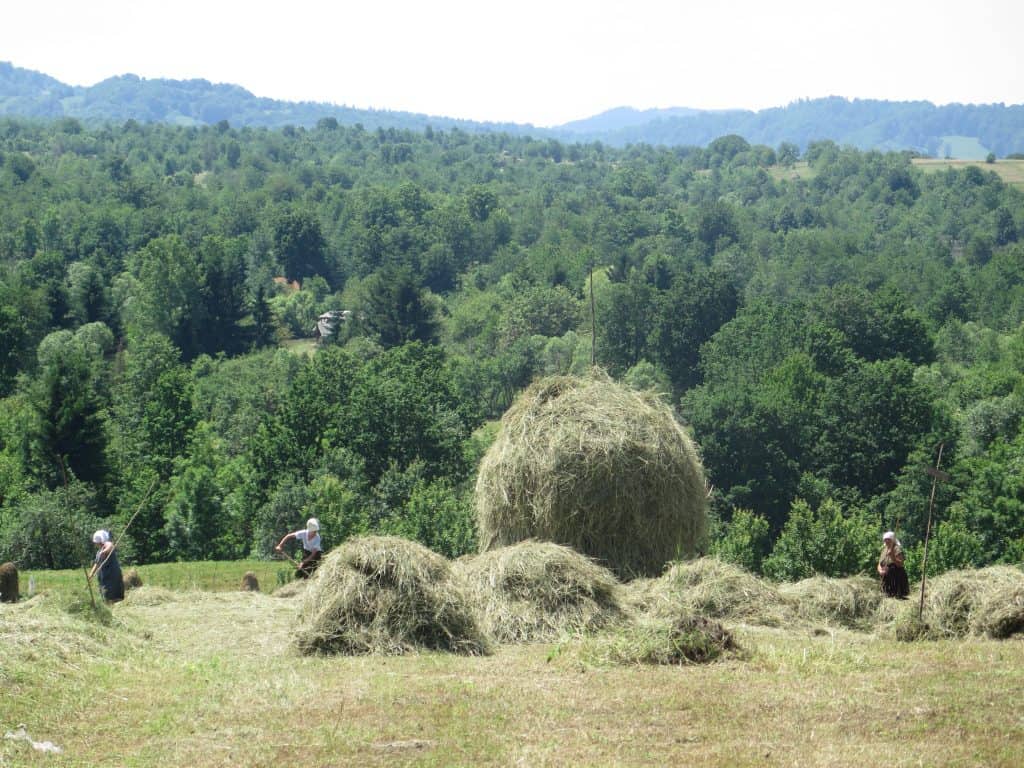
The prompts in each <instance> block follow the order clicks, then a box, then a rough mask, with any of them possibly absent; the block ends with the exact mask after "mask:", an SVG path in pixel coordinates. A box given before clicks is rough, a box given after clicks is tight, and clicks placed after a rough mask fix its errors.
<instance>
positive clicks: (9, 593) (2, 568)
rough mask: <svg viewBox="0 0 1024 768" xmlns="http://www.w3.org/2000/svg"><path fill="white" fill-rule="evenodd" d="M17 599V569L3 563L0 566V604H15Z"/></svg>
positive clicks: (12, 565) (12, 564) (10, 564)
mask: <svg viewBox="0 0 1024 768" xmlns="http://www.w3.org/2000/svg"><path fill="white" fill-rule="evenodd" d="M18 597H19V593H18V568H17V566H15V565H14V563H4V564H3V565H0V603H16V602H18Z"/></svg>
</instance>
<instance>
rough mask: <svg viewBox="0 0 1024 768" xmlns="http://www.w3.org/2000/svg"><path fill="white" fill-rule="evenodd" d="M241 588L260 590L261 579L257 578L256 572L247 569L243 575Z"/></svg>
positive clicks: (249, 590) (253, 590) (246, 590)
mask: <svg viewBox="0 0 1024 768" xmlns="http://www.w3.org/2000/svg"><path fill="white" fill-rule="evenodd" d="M241 590H242V591H243V592H259V591H260V581H259V579H257V578H256V574H255V573H253V572H252V571H246V572H245V575H244V576H243V577H242V586H241Z"/></svg>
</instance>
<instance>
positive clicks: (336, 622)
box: [295, 536, 488, 654]
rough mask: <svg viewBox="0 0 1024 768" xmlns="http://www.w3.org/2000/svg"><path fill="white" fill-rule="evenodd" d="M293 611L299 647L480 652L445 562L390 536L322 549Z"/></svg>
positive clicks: (481, 642)
mask: <svg viewBox="0 0 1024 768" xmlns="http://www.w3.org/2000/svg"><path fill="white" fill-rule="evenodd" d="M299 616H300V626H299V629H298V630H297V632H296V634H295V642H296V645H297V647H298V648H299V650H300V651H302V652H303V653H343V654H367V653H378V654H403V653H408V652H411V651H415V650H419V649H435V650H446V651H453V652H457V653H467V654H481V653H486V652H487V651H488V642H487V639H486V636H485V635H484V633H483V631H482V630H481V629H480V626H479V624H478V623H477V619H476V615H475V613H474V611H473V610H472V607H471V605H470V603H469V600H468V599H467V598H466V596H465V594H464V593H463V591H462V588H461V587H460V586H459V585H458V584H457V583H456V582H455V581H454V580H453V579H452V578H451V567H450V565H449V563H448V561H447V560H445V559H444V558H443V557H441V556H440V555H438V554H435V553H434V552H431V551H430V550H429V549H427V548H426V547H424V546H422V545H421V544H417V543H415V542H412V541H407V540H405V539H400V538H397V537H393V536H367V537H358V538H354V539H350V540H349V541H347V542H345V544H343V545H342V546H340V547H339V548H337V549H335V550H334V551H332V552H331V553H330V554H328V555H327V556H326V557H325V558H324V559H323V560H322V561H321V564H320V567H319V568H317V570H316V573H315V574H314V576H313V578H312V579H311V580H310V585H309V587H308V589H307V590H306V594H305V596H304V598H303V603H302V607H301V609H300V611H299Z"/></svg>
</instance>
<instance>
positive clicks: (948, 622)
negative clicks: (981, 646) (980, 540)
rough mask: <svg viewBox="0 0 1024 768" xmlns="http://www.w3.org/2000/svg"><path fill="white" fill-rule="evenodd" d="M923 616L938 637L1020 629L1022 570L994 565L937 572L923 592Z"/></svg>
mask: <svg viewBox="0 0 1024 768" xmlns="http://www.w3.org/2000/svg"><path fill="white" fill-rule="evenodd" d="M912 602H913V601H912ZM924 620H925V622H926V623H927V624H928V627H929V630H930V634H931V635H932V636H937V637H965V636H966V635H969V634H974V635H988V636H990V637H995V638H1001V637H1008V636H1010V635H1011V634H1014V633H1015V632H1020V631H1022V630H1024V571H1021V570H1020V569H1018V568H1013V567H1011V566H1007V565H994V566H990V567H988V568H980V569H978V570H962V571H949V572H948V573H944V574H942V575H941V576H936V577H935V578H934V579H933V580H930V581H929V582H928V586H927V589H926V592H925V606H924Z"/></svg>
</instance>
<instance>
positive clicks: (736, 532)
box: [710, 509, 769, 573]
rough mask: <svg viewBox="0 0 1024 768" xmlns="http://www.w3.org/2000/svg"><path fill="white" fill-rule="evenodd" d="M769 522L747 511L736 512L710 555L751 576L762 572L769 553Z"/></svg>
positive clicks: (713, 545)
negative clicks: (741, 569)
mask: <svg viewBox="0 0 1024 768" xmlns="http://www.w3.org/2000/svg"><path fill="white" fill-rule="evenodd" d="M768 528H769V526H768V521H767V520H765V519H764V518H763V517H761V516H760V515H756V514H754V513H753V512H751V511H749V510H746V509H737V510H736V511H735V512H733V515H732V520H731V521H730V522H729V524H728V525H727V526H726V528H725V533H724V534H723V535H722V537H721V538H719V539H716V540H715V541H713V542H712V543H711V553H710V554H711V555H713V556H714V557H717V558H718V559H719V560H722V561H724V562H726V563H733V564H734V565H738V566H740V567H741V568H744V569H746V570H748V571H750V572H751V573H760V572H761V565H762V562H763V560H764V557H765V554H766V553H767V551H768Z"/></svg>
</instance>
